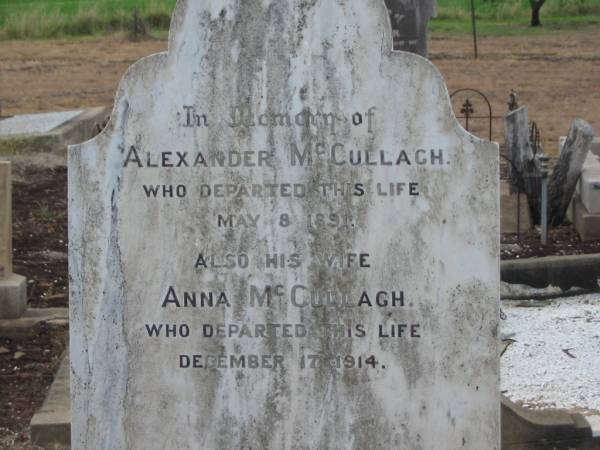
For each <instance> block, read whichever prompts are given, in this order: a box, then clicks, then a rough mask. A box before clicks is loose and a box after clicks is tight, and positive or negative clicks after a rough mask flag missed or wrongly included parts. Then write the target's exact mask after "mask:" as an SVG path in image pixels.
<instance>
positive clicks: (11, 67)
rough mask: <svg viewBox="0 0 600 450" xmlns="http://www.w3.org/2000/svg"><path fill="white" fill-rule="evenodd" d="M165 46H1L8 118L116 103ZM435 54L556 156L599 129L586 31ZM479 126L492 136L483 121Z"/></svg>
mask: <svg viewBox="0 0 600 450" xmlns="http://www.w3.org/2000/svg"><path fill="white" fill-rule="evenodd" d="M596 31H597V30H596ZM166 46H167V44H166V41H165V40H147V41H142V42H129V41H127V40H126V39H124V38H122V37H106V38H96V39H87V40H84V41H75V40H71V41H14V42H10V41H8V42H0V101H2V103H3V115H15V114H22V113H31V112H42V111H55V110H66V109H71V108H80V107H86V106H102V105H111V104H112V102H113V97H114V94H115V91H116V88H117V84H118V82H119V79H120V78H121V76H122V75H123V73H124V72H125V70H126V69H127V67H129V66H130V65H131V64H132V63H133V62H134V61H136V60H137V59H139V58H141V57H143V56H146V55H149V54H152V53H156V52H160V51H164V50H166ZM430 50H431V52H430V57H431V60H432V61H433V62H434V64H436V65H437V66H438V67H439V69H440V70H441V72H442V74H443V75H444V77H445V79H446V82H447V83H448V88H449V90H450V91H451V92H452V91H455V90H457V89H461V88H475V89H478V90H480V91H482V92H484V93H485V94H486V95H487V96H488V97H489V99H490V101H491V103H492V106H493V109H494V115H497V116H500V117H501V116H502V115H503V114H504V113H505V112H506V111H507V101H508V94H509V93H510V91H511V90H512V89H514V90H516V91H517V92H518V93H519V96H520V100H521V104H525V105H527V106H528V107H529V112H530V117H531V119H533V120H535V121H536V122H537V123H538V125H539V127H540V129H541V132H542V138H543V142H544V147H545V150H546V151H547V152H549V153H551V154H556V152H557V145H558V144H557V140H558V137H559V136H561V135H565V134H566V133H567V131H568V130H569V127H570V124H571V122H572V120H573V119H574V118H576V117H581V118H584V119H585V120H587V121H589V122H590V123H591V124H592V125H594V126H595V128H596V129H599V130H600V33H598V32H594V31H593V30H590V29H589V28H588V29H585V30H582V31H568V32H567V31H556V32H554V33H548V34H547V35H544V36H543V37H493V38H491V37H488V38H481V39H480V41H479V52H480V58H479V59H478V60H474V59H473V57H472V54H473V51H472V42H471V38H470V37H469V36H463V35H435V36H433V39H432V42H431V49H430ZM473 100H474V101H476V99H473ZM481 106H482V105H481V104H477V103H475V108H476V113H477V114H479V113H481V112H483V111H482V109H481ZM472 125H473V122H472ZM474 125H475V130H476V131H477V132H479V134H481V135H482V136H484V137H485V136H487V132H485V131H484V130H485V128H486V126H487V125H486V124H485V122H484V121H479V122H475V123H474ZM502 135H503V120H502V119H501V118H499V119H496V120H495V121H494V139H495V140H498V141H501V140H502Z"/></svg>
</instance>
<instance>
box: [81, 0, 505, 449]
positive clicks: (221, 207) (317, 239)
mask: <svg viewBox="0 0 600 450" xmlns="http://www.w3.org/2000/svg"><path fill="white" fill-rule="evenodd" d="M386 15H387V11H386V8H385V5H384V2H383V0H369V1H364V2H347V1H341V0H315V1H311V2H306V1H300V0H262V1H260V2H259V1H243V2H240V1H233V0H230V1H228V0H206V1H203V2H197V1H191V0H189V1H179V2H178V4H177V8H176V11H175V13H174V17H173V24H172V31H171V36H170V45H169V51H168V53H165V54H159V55H154V56H151V57H148V58H145V59H143V60H141V61H140V62H138V63H137V64H135V65H134V66H133V67H132V68H131V69H130V70H129V71H128V73H127V74H126V75H125V77H124V79H123V80H122V82H121V85H120V87H119V91H118V94H117V99H116V103H115V108H114V111H113V114H112V115H111V121H110V123H109V124H108V126H107V128H106V129H105V130H104V132H103V133H102V134H100V135H99V136H98V137H96V138H95V139H94V140H92V141H90V142H88V143H86V144H82V145H81V146H75V147H71V148H70V150H69V174H70V178H69V193H70V194H69V195H70V198H69V202H70V204H69V214H70V230H69V231H70V271H71V284H70V286H71V364H72V381H71V383H72V411H73V414H72V415H73V423H72V433H73V435H72V445H73V446H74V448H77V449H88V448H105V449H122V448H127V449H154V448H167V447H168V448H173V449H198V448H202V449H232V448H244V449H250V448H252V449H255V448H260V449H314V448H321V449H342V448H343V449H352V448H353V449H365V448H398V449H418V448H422V449H431V448H445V449H458V448H478V449H479V448H485V449H499V414H500V396H499V387H498V365H499V364H498V347H497V341H496V330H497V320H498V315H499V314H498V310H499V270H498V251H499V239H498V232H499V230H498V228H499V214H498V203H499V200H498V198H499V196H498V149H497V146H496V145H495V144H490V143H486V142H484V141H481V140H479V139H477V138H475V137H473V136H471V135H469V134H468V133H466V132H465V131H464V130H463V129H462V128H461V127H460V125H459V124H458V123H457V121H456V119H455V118H454V116H453V114H452V109H451V105H450V101H449V97H448V92H447V89H446V87H445V84H444V82H443V80H442V78H441V76H440V74H439V72H438V71H437V70H436V69H435V67H434V66H433V65H431V64H430V63H429V62H427V61H426V60H424V59H422V58H419V57H416V56H414V55H411V54H408V53H403V54H394V53H392V51H391V50H392V49H391V46H390V45H388V44H387V43H389V42H391V28H390V24H389V20H388V18H387V16H386ZM390 92H393V94H390Z"/></svg>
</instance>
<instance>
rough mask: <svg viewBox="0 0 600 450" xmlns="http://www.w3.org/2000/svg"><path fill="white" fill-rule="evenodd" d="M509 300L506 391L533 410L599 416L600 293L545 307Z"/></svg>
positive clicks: (505, 331) (504, 372) (504, 363)
mask: <svg viewBox="0 0 600 450" xmlns="http://www.w3.org/2000/svg"><path fill="white" fill-rule="evenodd" d="M519 305H520V302H509V301H504V302H503V306H502V309H503V311H504V313H505V314H506V316H507V318H506V320H504V321H502V323H501V333H502V335H503V336H504V337H511V338H512V339H514V340H515V342H513V343H512V344H511V345H510V346H509V347H508V348H507V350H506V352H505V353H504V356H502V363H501V374H502V375H501V376H502V391H503V393H504V394H505V395H506V396H508V397H509V398H510V399H511V400H513V401H515V402H518V403H520V404H522V405H524V406H526V407H528V408H531V409H546V408H564V409H567V410H570V411H572V412H580V413H583V414H586V415H597V414H600V294H589V295H582V296H577V297H571V298H558V299H555V300H552V301H551V302H550V303H549V304H548V305H547V306H543V307H522V306H519Z"/></svg>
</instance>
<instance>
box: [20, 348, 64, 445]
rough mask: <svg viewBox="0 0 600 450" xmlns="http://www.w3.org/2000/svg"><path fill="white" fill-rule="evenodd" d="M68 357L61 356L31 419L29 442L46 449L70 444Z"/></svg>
mask: <svg viewBox="0 0 600 450" xmlns="http://www.w3.org/2000/svg"><path fill="white" fill-rule="evenodd" d="M69 387H70V382H69V358H68V353H67V354H66V355H65V357H64V358H63V361H62V362H61V364H60V367H59V369H58V372H57V373H56V376H55V377H54V381H53V382H52V386H51V387H50V390H49V391H48V395H47V396H46V400H45V401H44V404H43V405H42V407H41V408H40V409H39V411H37V412H36V414H35V415H34V416H33V418H32V419H31V428H30V430H31V443H32V444H33V445H34V446H37V447H42V448H48V449H66V448H70V445H71V401H70V398H69Z"/></svg>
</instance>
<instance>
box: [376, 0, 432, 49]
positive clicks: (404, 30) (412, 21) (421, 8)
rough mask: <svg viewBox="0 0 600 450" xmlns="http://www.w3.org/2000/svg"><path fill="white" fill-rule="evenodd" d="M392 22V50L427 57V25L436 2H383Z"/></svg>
mask: <svg viewBox="0 0 600 450" xmlns="http://www.w3.org/2000/svg"><path fill="white" fill-rule="evenodd" d="M385 3H386V6H387V8H388V11H389V14H390V20H391V22H392V34H393V42H394V50H402V51H405V52H411V53H416V54H418V55H421V56H424V57H427V48H428V45H427V25H428V23H429V20H430V19H432V18H433V17H435V15H436V3H437V2H436V0H385Z"/></svg>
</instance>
